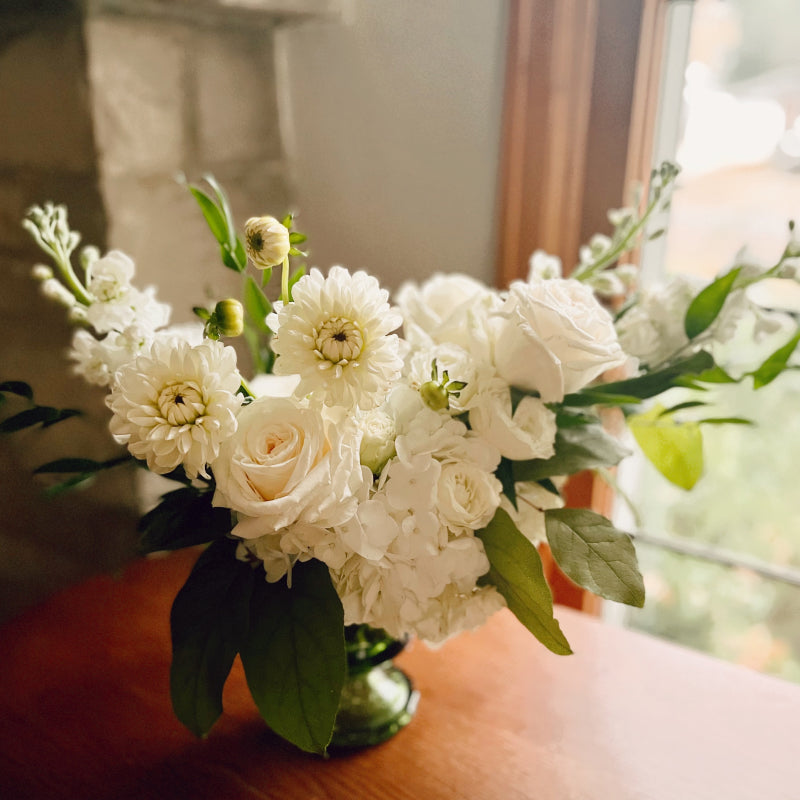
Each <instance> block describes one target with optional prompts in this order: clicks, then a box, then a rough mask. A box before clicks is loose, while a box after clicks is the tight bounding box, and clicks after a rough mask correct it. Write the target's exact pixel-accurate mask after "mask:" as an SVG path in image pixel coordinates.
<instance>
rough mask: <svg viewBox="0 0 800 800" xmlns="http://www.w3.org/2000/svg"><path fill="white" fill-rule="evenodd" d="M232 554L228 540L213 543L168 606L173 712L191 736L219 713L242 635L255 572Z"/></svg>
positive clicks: (202, 731) (203, 732)
mask: <svg viewBox="0 0 800 800" xmlns="http://www.w3.org/2000/svg"><path fill="white" fill-rule="evenodd" d="M235 550H236V542H234V541H233V540H230V539H226V540H221V541H218V542H215V543H214V544H212V545H211V546H210V547H209V548H208V549H207V550H206V551H205V552H204V553H203V554H202V555H201V556H200V558H199V559H198V561H197V564H196V565H195V567H194V569H193V570H192V572H191V574H190V575H189V578H188V579H187V581H186V583H185V584H184V586H183V588H182V589H181V590H180V592H178V595H177V597H176V598H175V602H174V603H173V605H172V613H171V615H170V626H171V629H172V668H171V670H170V693H171V695H172V707H173V709H174V711H175V716H176V717H177V718H178V719H179V720H180V721H181V722H182V723H183V724H184V725H186V727H187V728H189V730H190V731H191V732H192V733H194V734H195V735H196V736H205V735H206V734H207V733H208V732H209V731H210V730H211V727H212V725H213V724H214V723H215V722H216V721H217V719H218V718H219V715H220V714H221V713H222V688H223V686H224V685H225V681H226V679H227V677H228V674H229V673H230V670H231V666H232V665H233V660H234V658H235V657H236V654H237V653H238V652H239V649H240V647H241V646H242V642H243V641H244V639H245V636H246V634H247V629H248V617H249V613H250V594H251V592H252V588H253V584H254V582H255V579H256V577H257V575H258V573H257V572H256V571H255V570H254V569H253V568H252V566H251V565H250V564H247V563H245V562H243V561H238V560H237V559H236V557H235Z"/></svg>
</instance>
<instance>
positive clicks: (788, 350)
mask: <svg viewBox="0 0 800 800" xmlns="http://www.w3.org/2000/svg"><path fill="white" fill-rule="evenodd" d="M798 342H800V331H798V332H797V333H796V334H795V335H794V336H793V337H792V338H791V339H790V340H789V341H788V342H787V343H786V344H785V345H783V346H782V347H779V348H778V349H777V350H776V351H775V352H774V353H772V354H771V355H770V356H769V357H768V358H767V359H766V360H765V361H764V363H763V364H762V365H761V366H760V367H759V368H758V369H756V370H755V371H753V372H751V373H750V374H751V375H752V376H753V388H754V389H760V388H761V387H762V386H766V385H767V384H769V383H772V381H774V380H775V378H777V377H778V375H780V374H781V372H783V370H784V369H786V365H787V363H788V361H789V358H790V357H791V355H792V353H794V351H795V348H796V347H797V344H798Z"/></svg>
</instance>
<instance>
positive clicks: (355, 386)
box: [268, 267, 402, 410]
mask: <svg viewBox="0 0 800 800" xmlns="http://www.w3.org/2000/svg"><path fill="white" fill-rule="evenodd" d="M388 297H389V295H388V292H386V291H384V290H383V289H381V288H380V286H379V284H378V281H377V280H375V278H373V277H371V276H370V275H367V273H366V272H356V273H355V274H353V275H351V274H350V273H349V272H348V271H347V270H346V269H344V268H343V267H333V268H332V269H331V270H330V272H329V274H328V277H327V278H323V276H322V273H321V272H320V271H319V270H317V269H312V270H311V273H310V274H309V275H306V276H305V277H303V278H301V279H300V280H299V281H298V282H297V284H295V286H294V289H293V290H292V302H291V303H287V304H286V305H284V306H281V307H279V309H278V311H277V313H275V314H271V315H270V317H269V319H268V324H269V325H270V327H271V328H272V329H273V331H274V332H275V336H274V337H273V339H272V347H273V349H274V351H275V353H276V354H277V356H278V358H277V360H276V362H275V373H276V374H278V375H289V374H293V373H296V374H298V375H299V376H300V384H299V386H298V388H297V392H296V393H297V394H298V395H300V396H308V395H311V396H312V397H314V398H315V399H318V400H320V401H322V402H323V403H324V404H325V405H328V406H345V407H349V408H356V407H358V408H361V409H365V410H366V409H371V408H375V407H377V406H379V405H380V404H381V403H382V402H383V400H384V398H385V397H386V394H387V392H388V391H389V388H390V387H391V385H392V383H393V382H394V381H395V380H397V378H398V377H399V376H400V370H401V368H402V360H401V359H400V356H399V344H398V338H397V336H395V335H389V334H390V332H391V331H393V330H395V329H396V328H398V327H400V325H401V323H402V319H401V317H400V315H399V314H397V313H396V312H394V311H393V310H392V309H391V308H390V307H389V304H388V302H387V300H388Z"/></svg>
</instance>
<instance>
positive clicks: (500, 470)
mask: <svg viewBox="0 0 800 800" xmlns="http://www.w3.org/2000/svg"><path fill="white" fill-rule="evenodd" d="M494 474H495V475H496V476H497V480H499V481H500V483H501V484H502V486H503V494H504V495H505V496H506V497H507V498H508V502H509V503H511V505H512V506H514V508H516V507H517V490H516V482H515V481H514V464H513V462H512V461H509V460H508V459H507V458H501V459H500V464H499V465H498V467H497V469H496V470H495V472H494Z"/></svg>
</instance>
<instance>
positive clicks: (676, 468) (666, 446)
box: [628, 405, 703, 490]
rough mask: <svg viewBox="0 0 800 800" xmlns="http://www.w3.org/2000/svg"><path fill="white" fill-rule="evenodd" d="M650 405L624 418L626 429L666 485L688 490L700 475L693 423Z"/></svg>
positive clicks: (700, 458) (697, 437)
mask: <svg viewBox="0 0 800 800" xmlns="http://www.w3.org/2000/svg"><path fill="white" fill-rule="evenodd" d="M663 412H664V407H663V406H661V405H655V406H653V407H652V408H651V409H650V410H649V411H646V412H645V413H643V414H636V415H634V416H631V417H628V427H629V428H630V430H631V433H632V434H633V437H634V438H635V439H636V442H637V443H638V445H639V447H641V448H642V452H643V453H644V454H645V455H646V456H647V458H648V459H649V460H650V461H651V462H652V463H653V465H654V466H655V467H656V469H657V470H658V471H659V472H660V473H661V474H662V475H663V476H664V477H665V478H666V479H667V480H668V481H670V482H672V483H674V484H675V485H676V486H680V487H681V488H682V489H687V490H688V489H691V488H692V487H693V486H694V485H695V484H696V483H697V481H698V480H700V476H701V475H702V474H703V434H702V432H701V430H700V425H699V424H698V423H697V422H679V421H678V420H676V419H675V418H674V417H673V416H671V415H669V414H664V413H663Z"/></svg>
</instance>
